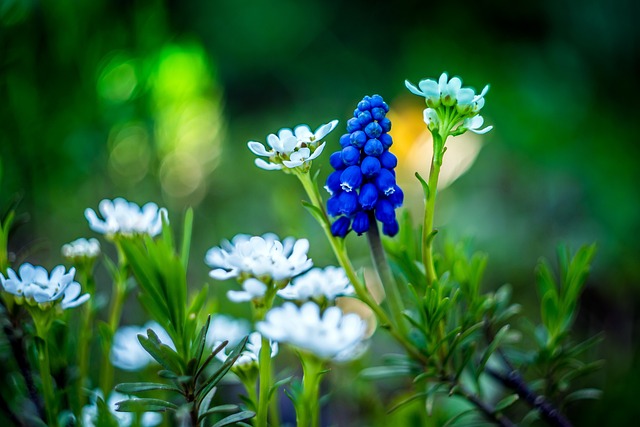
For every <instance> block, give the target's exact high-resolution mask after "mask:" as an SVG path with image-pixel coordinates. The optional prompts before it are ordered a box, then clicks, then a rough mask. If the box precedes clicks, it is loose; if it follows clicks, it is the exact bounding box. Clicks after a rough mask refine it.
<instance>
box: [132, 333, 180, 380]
mask: <svg viewBox="0 0 640 427" xmlns="http://www.w3.org/2000/svg"><path fill="white" fill-rule="evenodd" d="M138 341H140V344H141V345H142V348H144V349H145V350H146V351H147V353H149V354H150V355H151V357H153V358H154V359H155V360H156V361H157V362H158V363H159V364H160V365H162V366H163V367H164V368H165V369H166V370H168V371H173V372H175V373H183V372H184V367H183V366H182V361H181V360H180V356H179V355H178V353H176V352H175V351H174V350H173V349H172V348H171V347H169V346H167V345H164V344H162V343H161V342H160V340H159V339H158V336H157V335H156V334H155V332H153V330H151V329H147V337H145V336H144V335H141V334H140V335H138Z"/></svg>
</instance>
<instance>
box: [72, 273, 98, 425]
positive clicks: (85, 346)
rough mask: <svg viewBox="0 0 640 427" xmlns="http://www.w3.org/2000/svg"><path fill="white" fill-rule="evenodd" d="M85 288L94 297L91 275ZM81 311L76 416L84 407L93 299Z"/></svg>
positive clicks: (92, 318)
mask: <svg viewBox="0 0 640 427" xmlns="http://www.w3.org/2000/svg"><path fill="white" fill-rule="evenodd" d="M84 283H85V286H86V288H87V289H88V290H89V292H90V293H91V294H92V295H94V294H95V284H94V279H93V276H92V275H91V274H87V275H86V280H85V281H84ZM82 308H83V311H82V318H81V320H80V329H79V335H78V382H77V393H76V398H77V413H76V416H79V415H80V411H81V410H82V407H83V406H84V405H85V403H86V402H85V401H86V399H85V397H86V396H85V393H84V387H85V386H86V385H87V383H88V376H89V356H90V354H89V353H90V349H91V338H92V335H93V320H94V314H95V313H94V307H93V298H89V300H88V301H87V302H86V303H85V304H84V307H82Z"/></svg>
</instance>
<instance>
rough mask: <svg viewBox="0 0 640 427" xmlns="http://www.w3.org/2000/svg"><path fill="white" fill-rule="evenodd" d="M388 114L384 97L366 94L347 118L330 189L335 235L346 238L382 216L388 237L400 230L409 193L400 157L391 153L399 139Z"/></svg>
mask: <svg viewBox="0 0 640 427" xmlns="http://www.w3.org/2000/svg"><path fill="white" fill-rule="evenodd" d="M388 112H389V106H388V105H387V103H386V102H384V100H383V99H382V97H381V96H380V95H373V96H365V97H364V98H363V99H362V101H360V102H359V103H358V107H357V108H356V109H355V111H354V112H353V117H352V118H351V119H349V120H348V121H347V133H345V134H344V135H342V137H341V138H340V145H341V147H342V149H341V150H339V151H336V152H335V153H333V154H331V156H330V157H329V163H330V164H331V166H332V167H333V168H334V169H335V171H334V172H332V173H331V174H330V175H329V177H328V178H327V181H326V185H325V189H326V190H327V191H328V192H329V194H330V195H331V197H330V198H329V200H327V211H328V213H329V215H331V216H332V217H333V218H334V221H333V223H332V226H331V232H332V233H333V235H334V236H337V237H344V236H346V235H347V233H348V232H349V231H351V230H353V231H355V232H356V233H357V234H358V235H361V234H362V233H365V232H367V231H368V230H369V228H370V226H371V225H372V224H371V222H372V221H374V222H375V221H376V220H378V221H380V222H381V223H382V232H383V233H384V234H386V235H387V236H394V235H396V234H397V233H398V228H399V227H398V221H397V220H396V214H395V210H396V209H397V208H399V207H400V206H402V203H403V201H404V193H403V192H402V190H401V189H400V187H398V185H397V183H396V174H395V167H396V165H397V164H398V159H397V158H396V156H394V155H393V154H392V153H391V152H390V151H389V147H391V145H392V144H393V139H392V138H391V135H389V133H388V132H389V131H390V130H391V121H390V120H389V119H388V118H387V117H386V115H387V113H388Z"/></svg>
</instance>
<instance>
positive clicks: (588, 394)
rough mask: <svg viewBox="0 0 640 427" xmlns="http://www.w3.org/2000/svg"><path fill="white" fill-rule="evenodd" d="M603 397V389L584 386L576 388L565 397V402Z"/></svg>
mask: <svg viewBox="0 0 640 427" xmlns="http://www.w3.org/2000/svg"><path fill="white" fill-rule="evenodd" d="M601 398H602V390H598V389H596V388H583V389H581V390H576V391H574V392H573V393H571V394H569V395H568V396H567V397H565V398H564V402H565V403H569V402H575V401H576V400H584V399H594V400H599V399H601Z"/></svg>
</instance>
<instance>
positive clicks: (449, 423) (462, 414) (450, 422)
mask: <svg viewBox="0 0 640 427" xmlns="http://www.w3.org/2000/svg"><path fill="white" fill-rule="evenodd" d="M476 411H477V410H476V409H475V408H471V409H467V410H465V411H462V412H460V413H457V414H456V415H454V416H453V417H451V418H449V420H447V422H446V423H444V424H443V425H442V427H449V426H452V425H453V424H454V423H455V422H456V421H458V420H460V419H462V418H463V417H466V416H467V415H471V414H475V413H476Z"/></svg>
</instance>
